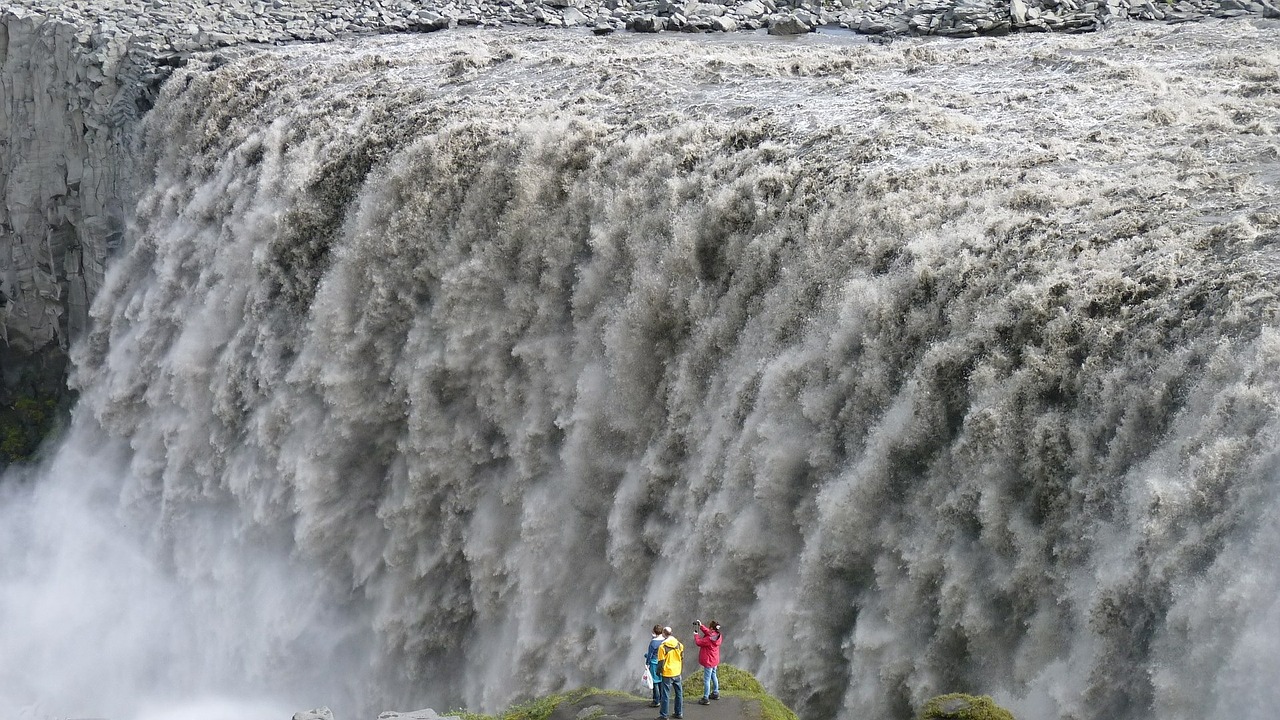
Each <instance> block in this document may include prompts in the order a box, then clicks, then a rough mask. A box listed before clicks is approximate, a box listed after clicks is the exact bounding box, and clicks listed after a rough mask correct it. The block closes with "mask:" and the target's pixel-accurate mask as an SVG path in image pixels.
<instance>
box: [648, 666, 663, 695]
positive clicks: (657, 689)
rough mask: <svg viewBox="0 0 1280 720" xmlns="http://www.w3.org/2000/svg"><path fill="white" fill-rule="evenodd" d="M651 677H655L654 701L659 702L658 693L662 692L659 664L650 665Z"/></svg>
mask: <svg viewBox="0 0 1280 720" xmlns="http://www.w3.org/2000/svg"><path fill="white" fill-rule="evenodd" d="M649 677H651V678H653V701H654V702H658V694H659V693H660V692H662V676H661V675H659V674H658V666H657V664H654V665H650V666H649Z"/></svg>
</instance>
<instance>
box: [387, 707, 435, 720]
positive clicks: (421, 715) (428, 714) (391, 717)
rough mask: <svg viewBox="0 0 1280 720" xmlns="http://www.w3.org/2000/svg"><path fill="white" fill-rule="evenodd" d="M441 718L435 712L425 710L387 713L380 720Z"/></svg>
mask: <svg viewBox="0 0 1280 720" xmlns="http://www.w3.org/2000/svg"><path fill="white" fill-rule="evenodd" d="M440 717H441V716H440V714H439V713H437V712H436V711H435V710H432V709H431V708H423V709H422V710H414V711H412V712H405V713H400V712H392V711H387V712H384V713H382V714H380V715H378V720H440Z"/></svg>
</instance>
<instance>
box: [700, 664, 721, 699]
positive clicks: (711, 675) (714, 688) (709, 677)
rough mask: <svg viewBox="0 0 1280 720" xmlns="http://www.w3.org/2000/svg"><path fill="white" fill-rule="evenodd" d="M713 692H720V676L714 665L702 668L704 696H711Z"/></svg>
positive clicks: (717, 693)
mask: <svg viewBox="0 0 1280 720" xmlns="http://www.w3.org/2000/svg"><path fill="white" fill-rule="evenodd" d="M712 693H715V694H716V695H719V694H720V676H719V675H716V669H715V668H713V667H709V668H702V697H704V698H709V697H711V694H712Z"/></svg>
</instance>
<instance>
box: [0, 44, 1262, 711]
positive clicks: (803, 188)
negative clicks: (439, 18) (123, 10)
mask: <svg viewBox="0 0 1280 720" xmlns="http://www.w3.org/2000/svg"><path fill="white" fill-rule="evenodd" d="M1277 132H1280V24H1277V23H1275V22H1270V21H1253V22H1246V21H1235V22H1206V23H1202V24H1184V25H1177V26H1138V25H1123V26H1120V27H1117V28H1114V29H1111V30H1108V31H1106V32H1100V33H1095V34H1090V35H1083V36H1045V35H1041V36H1031V35H1021V36H1011V37H1007V38H999V39H976V40H971V41H964V42H938V41H926V40H907V41H899V42H894V43H891V44H888V45H873V44H864V43H860V42H857V41H856V38H848V37H835V38H831V37H825V38H824V37H820V36H813V37H806V38H801V39H797V40H793V41H789V42H779V41H774V40H766V39H763V38H759V37H749V36H731V37H723V38H716V39H714V40H707V39H705V38H696V39H695V38H689V37H666V36H664V37H658V38H652V37H639V36H625V37H610V38H595V37H591V36H588V35H585V34H582V35H573V34H568V33H544V32H496V31H489V32H461V31H459V32H449V33H441V34H436V35H432V36H426V37H387V38H379V39H365V40H361V41H358V42H350V43H334V44H327V45H323V46H297V47H287V48H276V49H261V50H253V49H234V50H226V51H223V52H221V53H218V54H216V55H212V56H209V57H207V58H205V59H204V60H203V61H200V62H192V63H191V64H190V65H189V66H188V67H187V68H184V69H181V70H178V71H177V72H176V73H175V74H174V75H173V76H172V77H171V78H170V80H169V81H168V82H167V84H166V85H165V87H164V89H163V92H162V95H161V97H160V99H159V101H158V103H157V105H156V107H155V108H154V110H152V111H151V112H150V114H149V115H148V116H147V119H146V125H145V127H144V128H143V129H142V131H141V133H140V135H139V136H138V138H137V139H136V147H137V148H138V151H139V155H138V160H137V165H138V167H139V168H141V171H140V172H141V174H140V175H139V177H138V178H137V188H138V196H137V198H138V199H137V205H136V213H135V215H134V217H133V220H132V223H131V226H130V228H129V232H128V235H127V237H126V246H127V247H126V249H125V250H124V251H123V253H122V254H121V255H120V256H119V257H117V258H115V259H114V261H113V265H112V267H111V269H110V271H109V274H108V277H107V281H106V283H105V285H104V288H103V290H102V291H101V293H100V294H99V295H98V297H97V298H96V300H95V302H94V305H93V311H92V316H93V318H92V320H93V328H92V330H91V332H90V333H89V334H88V335H87V336H86V337H84V338H82V339H81V341H80V342H79V343H78V344H77V346H76V347H75V348H74V354H73V360H74V363H75V369H74V375H73V378H72V382H73V384H74V385H75V386H76V387H77V388H78V389H79V390H80V392H81V400H80V403H79V405H78V407H77V408H76V410H75V414H74V422H73V427H72V428H71V430H70V431H69V433H68V435H67V437H66V438H65V440H64V441H63V443H62V445H61V446H60V447H58V448H57V449H56V450H55V451H54V452H52V453H51V457H50V459H49V460H48V461H47V462H46V463H44V464H43V465H42V466H41V467H40V468H37V469H34V470H32V471H31V472H30V473H29V475H30V477H26V478H10V480H9V481H8V482H7V483H6V484H5V494H4V497H3V507H2V509H0V561H2V562H0V638H3V640H2V642H3V645H4V652H3V654H0V716H3V717H62V716H66V715H88V714H91V715H94V716H103V717H110V718H112V720H119V719H121V718H152V717H159V716H165V715H164V713H165V712H167V711H158V710H156V708H157V707H160V708H164V707H170V706H171V705H172V704H173V703H182V702H196V699H199V698H233V699H234V700H235V701H236V702H240V701H244V702H252V703H253V704H254V706H253V709H244V708H241V709H237V710H227V712H226V714H225V717H228V718H230V717H235V718H239V719H240V720H256V719H257V718H259V717H260V718H262V719H263V720H267V719H268V718H279V717H285V716H287V715H282V714H281V713H287V712H290V711H292V710H295V709H302V708H306V707H314V706H317V705H321V704H327V705H330V706H332V707H334V708H335V709H338V710H339V717H340V718H341V719H342V720H347V719H348V718H356V717H368V718H372V717H375V716H376V714H377V711H378V710H380V709H387V708H397V709H407V708H411V707H421V706H424V705H431V706H432V707H435V708H437V709H439V710H444V709H447V708H450V707H459V706H466V707H468V708H470V709H473V710H486V711H494V710H498V709H501V708H502V707H504V706H505V704H506V703H508V702H510V701H512V700H514V699H518V698H519V697H525V696H530V695H535V694H539V693H544V692H549V691H554V690H558V689H562V688H565V687H574V686H578V685H584V684H593V685H597V686H602V687H619V688H624V689H630V687H631V685H633V684H634V677H633V676H634V675H635V673H636V672H637V671H638V668H639V665H640V654H641V653H642V652H643V648H644V642H645V639H646V637H647V636H646V634H645V632H646V629H647V628H648V627H649V626H651V625H652V624H653V623H654V622H668V623H670V624H671V625H673V626H675V627H676V628H677V630H678V634H680V632H679V631H680V630H681V628H682V627H687V626H688V623H689V621H691V620H692V619H693V618H695V617H697V618H701V619H703V620H709V619H711V618H713V617H714V618H715V619H717V620H719V621H720V622H721V623H723V624H724V625H725V627H726V633H727V638H728V639H727V642H726V647H725V649H724V651H723V657H724V659H725V661H726V662H729V663H731V664H734V665H738V666H741V667H745V668H747V669H749V670H751V671H753V672H755V673H756V674H757V675H758V676H759V677H760V678H761V680H762V681H763V682H764V683H765V684H766V685H767V686H768V687H769V688H770V689H771V690H772V691H774V692H775V693H776V694H777V695H779V696H780V697H782V698H783V699H784V700H786V701H787V702H788V703H790V704H791V705H792V706H793V707H795V708H796V709H797V710H798V711H799V714H800V716H801V717H802V718H804V719H805V720H825V719H828V718H840V719H841V720H854V719H855V718H863V717H907V716H908V714H910V713H911V712H912V709H913V708H915V707H918V705H919V703H920V702H921V701H922V700H924V699H926V698H928V697H930V696H932V695H935V694H939V693H943V692H950V691H969V692H976V693H987V694H992V695H994V696H995V697H996V699H997V700H998V701H1000V702H1001V703H1002V704H1004V705H1006V706H1007V707H1010V708H1011V709H1013V710H1014V711H1015V713H1016V714H1017V715H1018V716H1019V717H1020V718H1024V719H1027V720H1030V719H1038V718H1073V719H1075V718H1079V719H1082V720H1083V719H1098V720H1102V719H1106V720H1122V719H1125V718H1147V717H1152V716H1154V717H1159V718H1161V720H1180V719H1186V720H1192V719H1195V720H1204V719H1206V718H1220V719H1222V720H1227V719H1228V718H1230V719H1231V720H1240V719H1242V718H1244V719H1251V718H1258V719H1259V720H1261V719H1262V718H1264V717H1270V713H1271V709H1272V708H1274V707H1275V706H1277V704H1280V683H1277V682H1276V679H1277V675H1278V674H1280V672H1278V671H1280V662H1278V661H1277V657H1280V653H1278V652H1277V650H1280V630H1277V628H1280V601H1278V598H1280V595H1278V592H1280V567H1277V565H1276V563H1275V558H1276V557H1280V455H1278V454H1277V448H1278V447H1280V412H1278V411H1280V327H1277V320H1278V319H1280V298H1278V297H1277V294H1276V293H1277V287H1278V285H1277V282H1278V281H1280V263H1278V262H1277V261H1278V260H1280V246H1278V245H1277V243H1278V242H1280V187H1278V186H1280V140H1278V139H1277ZM682 637H684V638H685V639H686V641H687V642H688V641H691V638H690V637H688V636H687V635H682ZM689 644H690V645H692V643H691V642H689ZM200 702H204V701H200ZM221 702H225V701H224V700H218V701H209V703H212V704H213V705H217V704H218V703H221ZM203 707H205V708H206V710H207V711H208V713H211V714H209V715H207V716H209V717H213V716H214V715H216V714H217V710H216V708H215V709H213V710H209V709H208V706H207V705H206V706H203ZM202 712H204V711H202ZM157 713H159V714H158V715H157ZM168 716H169V717H194V716H195V715H193V714H191V712H188V713H187V714H186V715H184V713H183V711H181V710H177V711H173V712H172V714H171V715H168ZM218 717H223V716H218Z"/></svg>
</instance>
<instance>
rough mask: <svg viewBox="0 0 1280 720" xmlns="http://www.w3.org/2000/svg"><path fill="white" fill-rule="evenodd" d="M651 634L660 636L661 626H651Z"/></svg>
mask: <svg viewBox="0 0 1280 720" xmlns="http://www.w3.org/2000/svg"><path fill="white" fill-rule="evenodd" d="M653 634H654V635H661V634H662V626H661V625H654V626H653Z"/></svg>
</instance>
